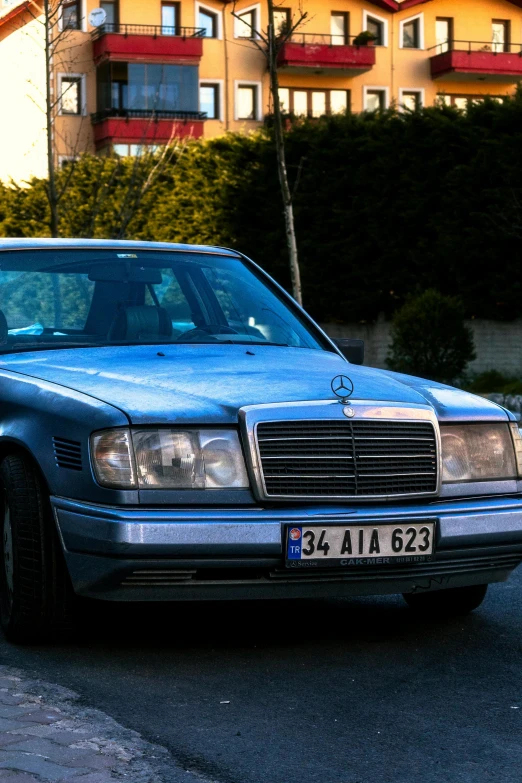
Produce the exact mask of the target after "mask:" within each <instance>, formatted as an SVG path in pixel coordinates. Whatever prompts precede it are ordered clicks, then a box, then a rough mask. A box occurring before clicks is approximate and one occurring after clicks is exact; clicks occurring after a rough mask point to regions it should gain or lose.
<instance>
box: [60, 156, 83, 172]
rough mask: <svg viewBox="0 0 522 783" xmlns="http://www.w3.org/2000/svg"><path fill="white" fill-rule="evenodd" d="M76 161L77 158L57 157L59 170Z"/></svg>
mask: <svg viewBox="0 0 522 783" xmlns="http://www.w3.org/2000/svg"><path fill="white" fill-rule="evenodd" d="M77 160H78V158H76V157H75V156H74V155H59V156H58V165H59V166H60V168H61V169H66V168H67V166H71V165H73V164H74V163H76V161H77Z"/></svg>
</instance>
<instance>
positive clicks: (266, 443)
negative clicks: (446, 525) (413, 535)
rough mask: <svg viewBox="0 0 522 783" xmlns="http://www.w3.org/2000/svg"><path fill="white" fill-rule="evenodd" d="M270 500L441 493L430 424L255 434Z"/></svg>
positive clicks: (327, 426) (338, 424)
mask: <svg viewBox="0 0 522 783" xmlns="http://www.w3.org/2000/svg"><path fill="white" fill-rule="evenodd" d="M256 435H257V444H258V449H259V456H260V459H261V468H262V473H263V480H264V484H265V490H266V495H267V497H328V496H330V497H365V496H366V497H368V496H389V495H416V494H426V493H431V492H435V491H436V490H437V439H436V435H435V430H434V428H433V425H432V424H431V423H430V422H404V421H330V420H324V419H323V420H317V421H307V420H296V421H272V422H260V423H259V424H258V425H257V430H256Z"/></svg>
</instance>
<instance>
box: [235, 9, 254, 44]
mask: <svg viewBox="0 0 522 783" xmlns="http://www.w3.org/2000/svg"><path fill="white" fill-rule="evenodd" d="M238 17H239V18H234V23H235V26H234V35H235V37H236V38H257V37H258V32H257V30H258V24H259V8H258V7H257V6H256V8H249V9H247V10H246V11H243V12H242V13H240V14H238Z"/></svg>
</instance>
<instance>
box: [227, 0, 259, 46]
mask: <svg viewBox="0 0 522 783" xmlns="http://www.w3.org/2000/svg"><path fill="white" fill-rule="evenodd" d="M249 11H255V12H256V18H257V25H258V27H261V25H262V23H261V3H256V4H255V5H249V6H248V8H237V9H236V11H235V13H236V14H237V15H238V16H241V14H246V13H248V12H249ZM233 19H234V38H243V36H242V35H239V34H238V28H239V25H240V22H239V19H236V17H235V16H234V17H233ZM257 39H259V34H255V33H252V38H251V39H250V40H257ZM244 40H245V41H246V40H248V39H246V38H245V39H244Z"/></svg>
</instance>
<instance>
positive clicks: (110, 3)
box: [100, 0, 120, 28]
mask: <svg viewBox="0 0 522 783" xmlns="http://www.w3.org/2000/svg"><path fill="white" fill-rule="evenodd" d="M119 6H120V4H119V0H102V2H101V3H100V8H102V9H103V10H104V11H105V13H106V14H107V18H106V20H105V24H107V25H111V27H112V28H115V27H117V26H118V24H119V21H120V7H119Z"/></svg>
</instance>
